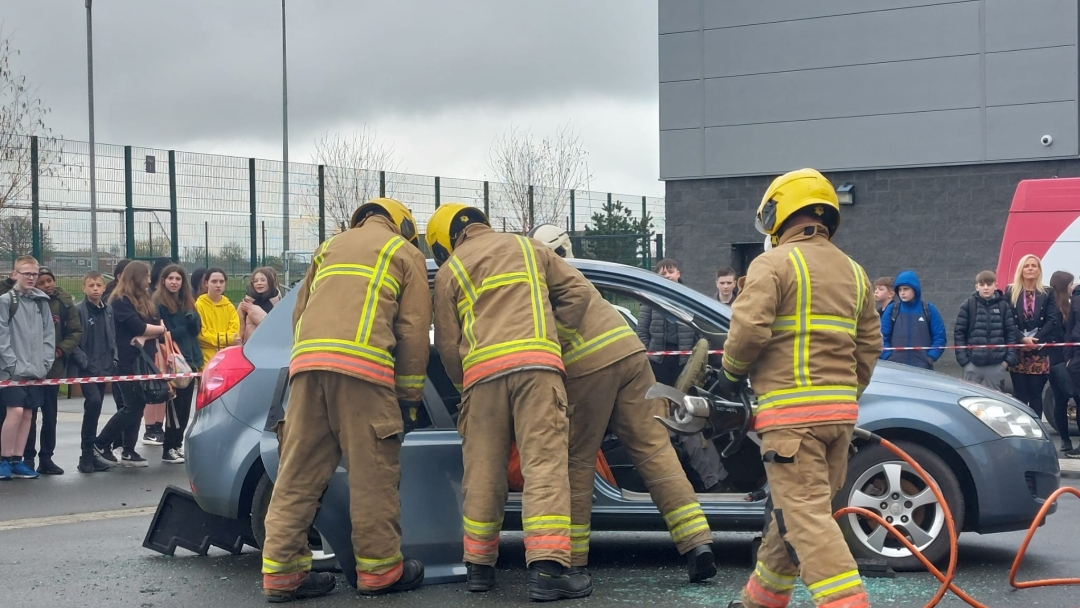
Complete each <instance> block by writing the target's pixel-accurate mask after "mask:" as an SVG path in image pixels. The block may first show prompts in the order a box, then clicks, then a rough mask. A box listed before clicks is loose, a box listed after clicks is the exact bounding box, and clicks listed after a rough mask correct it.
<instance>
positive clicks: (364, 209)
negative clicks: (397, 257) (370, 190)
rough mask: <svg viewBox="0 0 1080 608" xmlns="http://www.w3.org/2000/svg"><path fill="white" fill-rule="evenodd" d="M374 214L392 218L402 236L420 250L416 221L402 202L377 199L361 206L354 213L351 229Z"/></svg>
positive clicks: (350, 224)
mask: <svg viewBox="0 0 1080 608" xmlns="http://www.w3.org/2000/svg"><path fill="white" fill-rule="evenodd" d="M373 214H378V215H382V216H384V217H388V218H390V221H391V222H394V225H395V226H397V227H398V230H400V231H401V236H402V237H404V238H405V240H406V241H409V242H410V243H412V244H413V245H415V246H416V248H417V249H419V248H420V235H419V234H418V233H417V232H416V220H415V219H414V218H413V214H412V211H409V208H408V207H406V206H405V205H404V204H403V203H402V202H401V201H398V200H394V199H392V198H376V199H372V200H371V201H368V202H366V203H364V204H363V205H360V207H359V208H357V210H356V211H353V214H352V220H350V221H349V227H350V228H356V226H357V225H359V224H360V222H362V221H364V220H365V219H367V218H368V216H371V215H373Z"/></svg>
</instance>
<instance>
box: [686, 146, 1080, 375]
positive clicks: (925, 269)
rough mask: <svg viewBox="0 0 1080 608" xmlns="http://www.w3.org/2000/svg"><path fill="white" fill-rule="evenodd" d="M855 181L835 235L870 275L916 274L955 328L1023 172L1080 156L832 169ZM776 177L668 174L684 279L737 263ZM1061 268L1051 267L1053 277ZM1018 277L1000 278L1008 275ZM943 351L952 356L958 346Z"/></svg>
mask: <svg viewBox="0 0 1080 608" xmlns="http://www.w3.org/2000/svg"><path fill="white" fill-rule="evenodd" d="M826 175H827V176H828V177H829V179H830V180H832V181H833V183H836V184H840V183H844V182H851V183H852V184H854V186H855V204H854V205H851V206H845V207H843V208H842V219H841V226H840V230H839V231H838V233H837V237H836V243H837V244H838V245H839V246H840V247H841V248H843V249H844V251H846V252H847V253H848V255H850V256H851V257H853V258H854V259H855V260H856V261H858V262H859V263H861V264H862V265H863V267H864V268H866V272H867V274H869V275H870V279H871V280H874V279H876V278H877V277H879V276H896V274H897V273H898V272H899V271H901V270H905V269H910V270H914V271H916V272H917V273H918V274H919V277H920V280H921V282H922V286H923V293H924V294H925V296H926V298H927V299H929V300H930V301H933V302H934V303H935V304H936V305H937V306H938V308H939V309H940V310H941V314H942V317H943V318H944V320H945V323H946V325H947V326H948V327H949V336H950V342H951V341H952V325H953V322H954V321H955V320H956V313H957V310H958V308H959V306H960V303H961V302H962V301H963V300H964V298H966V297H967V296H969V295H970V294H971V293H972V292H973V291H974V289H975V275H976V274H977V273H978V272H979V271H981V270H995V269H996V268H997V261H998V254H999V252H1000V248H1001V239H1002V235H1003V233H1004V229H1005V220H1006V216H1007V215H1008V210H1009V205H1010V203H1011V201H1012V196H1013V193H1014V191H1015V190H1016V185H1017V184H1018V183H1019V182H1020V180H1023V179H1046V178H1052V177H1080V159H1071V160H1049V161H1033V162H1021V163H1007V164H987V165H968V166H955V167H924V168H911V169H880V170H870V171H844V172H831V173H827V174H826ZM771 180H772V177H771V176H770V177H730V178H715V179H698V180H685V181H684V180H677V181H668V182H667V199H666V200H667V206H668V211H667V243H668V245H667V251H666V252H665V254H666V255H667V257H671V258H674V259H675V260H677V261H678V262H679V263H680V265H681V267H682V270H683V280H684V281H685V282H686V283H687V284H688V285H690V286H691V287H693V288H695V289H698V290H700V291H702V292H703V293H712V292H714V291H715V287H714V285H713V280H714V277H715V271H716V269H717V268H718V267H720V266H726V265H729V264H730V263H731V244H732V243H740V242H757V243H760V242H761V241H762V239H763V238H764V237H762V236H761V235H760V234H759V233H758V232H757V231H756V230H755V229H754V214H755V211H756V210H757V207H758V204H759V203H760V202H761V197H762V195H763V194H764V193H765V189H766V188H767V187H768V185H769V182H770V181H771ZM1055 270H1060V269H1058V268H1046V269H1044V273H1045V275H1046V276H1049V275H1050V274H1051V273H1052V272H1053V271H1055ZM1011 280H1012V277H1011V276H1010V277H999V284H1002V285H1004V284H1007V283H1009V282H1010V281H1011ZM946 358H948V359H949V360H950V361H953V360H954V359H953V357H952V355H949V354H947V355H946Z"/></svg>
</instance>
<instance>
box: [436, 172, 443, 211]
mask: <svg viewBox="0 0 1080 608" xmlns="http://www.w3.org/2000/svg"><path fill="white" fill-rule="evenodd" d="M441 203H442V201H441V200H440V198H439V176H438V175H436V176H435V208H436V209H438V208H439V205H440V204H441Z"/></svg>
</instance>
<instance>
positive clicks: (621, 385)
mask: <svg viewBox="0 0 1080 608" xmlns="http://www.w3.org/2000/svg"><path fill="white" fill-rule="evenodd" d="M655 383H656V380H655V378H654V376H653V371H652V367H651V366H650V365H649V359H648V358H647V357H646V356H645V354H644V353H635V354H633V355H631V356H629V357H626V358H624V359H622V360H620V361H617V362H615V363H614V364H612V365H609V366H608V367H606V368H604V369H601V370H599V371H596V372H593V373H591V374H587V375H585V376H581V377H579V378H574V379H572V380H567V381H566V394H567V397H568V398H569V400H570V410H571V415H570V461H569V465H570V520H571V521H570V539H571V545H572V550H571V554H570V562H571V564H572V565H574V566H585V565H587V564H588V563H589V534H590V531H591V528H590V519H591V515H592V497H593V483H594V478H595V476H596V451H597V450H598V449H600V443H601V442H602V441H603V439H604V433H605V431H606V429H607V428H608V425H609V424H610V426H611V430H612V431H614V432H615V434H616V435H618V437H619V441H621V442H622V443H623V445H624V446H626V451H627V452H628V453H629V455H630V459H631V460H632V461H633V463H634V467H635V468H636V469H637V471H638V473H640V474H641V477H642V479H643V480H644V481H645V485H646V487H648V489H649V494H650V495H651V496H652V499H653V502H654V503H656V506H657V508H658V509H659V510H660V513H661V514H662V515H663V516H664V522H665V523H666V524H667V527H668V530H669V531H670V532H671V539H672V540H673V541H674V542H675V546H676V547H677V548H678V549H679V553H682V554H686V553H688V552H690V551H692V550H693V549H695V548H697V547H700V546H701V545H706V544H709V543H711V542H712V532H711V531H710V530H709V522H707V521H706V520H705V514H704V512H702V510H701V505H700V504H698V501H697V496H696V495H695V494H694V488H693V486H691V485H690V482H689V481H688V480H687V479H686V472H685V471H683V468H682V464H681V463H680V462H679V457H678V455H677V454H676V453H675V448H673V447H672V445H671V440H670V439H669V438H668V432H667V429H665V428H664V427H663V426H662V425H661V424H660V423H659V422H657V421H656V420H654V419H653V416H665V415H667V411H666V406H665V404H664V402H663V401H662V400H658V399H654V400H647V399H645V393H646V392H647V391H648V390H649V388H651V387H652V386H653V385H654V384H655ZM695 439H697V440H700V437H695Z"/></svg>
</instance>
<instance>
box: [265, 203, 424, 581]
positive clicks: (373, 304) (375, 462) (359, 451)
mask: <svg viewBox="0 0 1080 608" xmlns="http://www.w3.org/2000/svg"><path fill="white" fill-rule="evenodd" d="M351 225H352V227H351V228H350V229H349V230H347V231H345V232H343V233H341V234H338V235H336V236H334V237H333V238H331V239H329V240H327V241H326V242H324V243H323V244H322V245H321V246H320V247H319V248H318V250H316V252H315V258H314V261H313V262H312V264H311V267H310V268H309V269H308V272H307V277H306V279H305V281H304V284H303V285H302V286H301V287H299V289H300V290H301V291H300V293H299V294H298V296H297V299H296V308H295V310H294V311H293V325H294V327H295V333H294V336H295V341H294V344H293V351H292V361H291V363H290V366H289V372H290V376H291V383H292V384H291V392H290V395H289V405H288V409H287V411H286V412H285V420H284V421H283V423H282V424H283V426H282V427H281V428H280V430H279V438H280V442H281V443H280V445H281V463H280V465H279V466H278V477H277V482H276V483H275V485H274V493H273V497H272V498H271V500H270V508H269V511H268V512H267V515H266V542H265V543H264V545H263V568H262V571H263V593H264V594H265V595H266V596H267V598H268V599H269V601H271V602H282V601H289V600H292V599H299V598H304V597H315V596H319V595H324V594H326V593H329V592H330V591H331V590H332V589H333V588H334V575H332V574H327V573H310V570H311V551H310V550H309V549H308V544H307V538H308V536H307V533H308V528H309V527H310V526H311V521H312V519H313V518H314V516H315V511H316V509H317V508H318V505H319V497H320V496H322V494H323V492H324V491H325V490H326V485H327V483H328V482H329V480H330V476H331V475H332V474H333V472H334V469H335V468H336V467H337V465H338V462H339V461H341V459H342V457H343V456H344V461H345V467H346V468H347V469H348V472H349V487H350V492H351V494H350V508H351V517H352V525H353V530H352V544H353V551H354V553H355V557H356V575H357V587H358V589H359V591H360V593H361V594H364V595H375V594H381V593H387V592H392V591H406V590H409V589H414V588H416V587H418V586H419V585H420V583H421V582H423V580H424V566H423V564H421V563H420V562H418V561H417V560H412V559H410V560H404V559H403V558H402V555H401V526H400V514H401V513H400V512H401V503H400V500H399V497H398V482H399V480H400V472H401V470H400V466H399V463H398V454H399V451H400V449H401V439H402V435H403V432H404V431H405V425H406V419H408V418H409V416H408V413H409V412H411V411H414V410H415V408H417V407H419V406H420V402H421V393H422V391H423V387H424V377H425V373H426V369H427V362H428V328H429V327H430V323H431V299H430V294H429V291H428V280H427V264H426V262H425V261H424V255H423V254H422V253H421V252H420V249H419V247H418V244H419V240H418V237H417V230H416V223H415V221H414V220H413V216H412V213H411V212H410V211H409V209H408V208H406V207H405V206H404V205H402V204H401V203H400V202H398V201H396V200H393V199H387V198H379V199H375V200H373V201H371V202H369V203H367V204H365V205H362V206H361V207H360V208H359V209H357V210H356V212H355V213H354V214H353V217H352V222H351Z"/></svg>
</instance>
